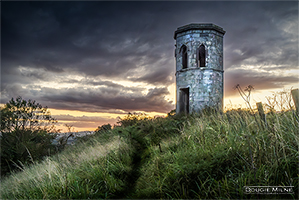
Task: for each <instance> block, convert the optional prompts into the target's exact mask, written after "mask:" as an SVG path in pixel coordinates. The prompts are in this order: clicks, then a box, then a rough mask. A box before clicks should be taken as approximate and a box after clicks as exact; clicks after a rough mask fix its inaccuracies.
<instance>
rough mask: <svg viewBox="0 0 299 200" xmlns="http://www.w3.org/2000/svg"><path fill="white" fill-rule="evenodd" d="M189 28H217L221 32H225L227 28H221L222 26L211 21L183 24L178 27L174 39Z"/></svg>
mask: <svg viewBox="0 0 299 200" xmlns="http://www.w3.org/2000/svg"><path fill="white" fill-rule="evenodd" d="M189 30H215V31H217V32H219V33H221V34H223V35H224V34H225V30H223V28H221V27H220V26H217V25H215V24H211V23H206V24H195V23H192V24H188V25H185V26H181V27H179V28H177V30H176V31H175V32H174V39H176V36H177V34H179V33H183V32H186V31H189Z"/></svg>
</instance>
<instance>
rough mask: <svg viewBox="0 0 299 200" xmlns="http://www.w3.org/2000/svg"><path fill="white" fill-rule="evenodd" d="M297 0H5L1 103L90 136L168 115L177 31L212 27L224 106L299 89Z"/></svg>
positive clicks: (172, 95)
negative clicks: (127, 121) (34, 107)
mask: <svg viewBox="0 0 299 200" xmlns="http://www.w3.org/2000/svg"><path fill="white" fill-rule="evenodd" d="M298 21H299V19H298V2H297V1H264V2H262V1H248V2H246V1H239V2H234V1H190V2H186V1H184V2H182V1H165V2H160V1H159V2H157V1H149V2H146V1H131V2H129V1H120V2H117V1H109V2H105V1H89V2H80V1H65V2H61V1H49V2H43V1H31V2H29V1H21V2H20V1H18V2H16V1H10V2H8V1H2V2H1V102H0V103H2V104H3V103H6V102H8V101H9V100H10V99H11V98H16V97H18V96H21V97H22V98H23V99H26V100H28V99H33V100H36V101H37V102H39V103H40V104H42V105H43V106H48V107H49V109H50V111H51V114H52V116H53V117H55V118H56V119H58V121H59V124H58V125H59V126H61V127H63V125H64V124H68V125H72V126H73V130H75V131H82V130H95V129H96V128H97V127H98V126H100V125H102V124H107V123H111V124H114V123H115V122H117V120H118V117H122V116H124V115H125V114H127V113H128V112H145V113H148V114H149V115H165V114H166V113H168V112H170V111H171V110H172V109H174V108H175V101H176V99H175V98H176V97H175V57H174V49H175V46H174V44H175V40H174V39H173V35H174V31H175V30H176V29H177V28H178V27H180V26H183V25H186V24H189V23H214V24H216V25H218V26H220V27H222V28H223V29H224V30H225V31H226V34H225V35H224V103H225V105H230V106H231V105H240V104H244V102H242V99H241V97H240V95H239V94H238V92H237V90H234V89H233V88H234V86H235V85H236V84H240V85H241V87H243V88H244V87H246V86H248V85H253V87H254V88H255V89H254V92H253V94H252V99H253V100H252V103H254V102H255V101H265V99H264V97H265V96H266V95H271V93H272V92H275V91H281V90H283V89H291V88H298V80H299V67H298V66H299V65H298V48H299V40H298V29H299V27H298V24H299V23H298Z"/></svg>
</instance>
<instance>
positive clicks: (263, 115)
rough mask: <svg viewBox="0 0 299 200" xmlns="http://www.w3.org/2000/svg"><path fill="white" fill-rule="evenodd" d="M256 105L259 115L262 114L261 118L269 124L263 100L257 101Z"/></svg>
mask: <svg viewBox="0 0 299 200" xmlns="http://www.w3.org/2000/svg"><path fill="white" fill-rule="evenodd" d="M256 107H257V109H258V111H259V115H260V117H261V119H262V120H263V121H264V123H265V125H266V126H267V121H266V115H265V112H264V108H263V104H262V102H257V103H256Z"/></svg>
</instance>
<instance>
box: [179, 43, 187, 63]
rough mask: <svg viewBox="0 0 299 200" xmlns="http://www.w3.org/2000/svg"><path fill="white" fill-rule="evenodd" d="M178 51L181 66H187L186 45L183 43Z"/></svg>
mask: <svg viewBox="0 0 299 200" xmlns="http://www.w3.org/2000/svg"><path fill="white" fill-rule="evenodd" d="M180 53H181V55H182V66H183V67H182V68H183V69H185V68H187V63H188V55H187V47H186V46H185V45H183V46H182V47H181V49H180Z"/></svg>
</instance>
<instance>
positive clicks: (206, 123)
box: [136, 110, 299, 199]
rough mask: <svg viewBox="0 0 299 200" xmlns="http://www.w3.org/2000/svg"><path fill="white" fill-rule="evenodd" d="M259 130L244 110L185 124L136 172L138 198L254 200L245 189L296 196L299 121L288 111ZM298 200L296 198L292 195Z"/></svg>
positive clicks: (152, 153) (275, 196) (285, 196)
mask: <svg viewBox="0 0 299 200" xmlns="http://www.w3.org/2000/svg"><path fill="white" fill-rule="evenodd" d="M268 118H269V119H268V123H269V128H268V129H261V128H260V126H258V123H259V122H256V120H255V118H254V117H253V116H252V115H251V114H250V113H249V112H246V111H242V110H241V111H230V112H227V113H225V114H221V113H216V114H213V115H209V114H203V115H202V116H200V117H194V118H193V119H192V120H189V121H187V122H186V123H185V126H184V128H183V129H182V130H181V133H182V134H181V135H180V136H178V137H171V138H167V139H164V140H163V141H162V143H161V148H162V149H164V151H162V152H160V151H159V149H158V148H157V147H156V146H151V147H150V150H149V151H150V153H149V154H150V155H151V158H150V159H148V161H147V163H146V164H144V165H143V166H142V168H141V174H142V176H141V177H140V178H139V179H138V181H137V184H136V191H137V192H136V194H137V196H138V197H139V198H179V199H185V198H201V199H202V198H203V199H207V198H208V199H210V198H213V199H214V198H233V199H235V198H257V196H250V195H246V194H244V190H243V187H244V186H294V189H295V190H296V191H295V194H294V195H280V196H279V195H270V196H269V195H266V196H265V195H264V196H263V197H259V198H267V199H268V198H288V199H289V198H294V197H295V196H296V195H298V156H299V155H298V147H299V136H298V122H296V121H294V120H293V115H292V112H290V111H288V112H281V113H275V114H273V115H271V116H269V117H268ZM297 197H298V196H297Z"/></svg>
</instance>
